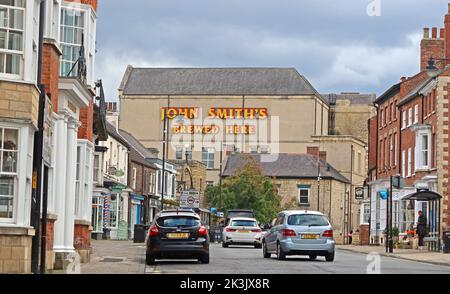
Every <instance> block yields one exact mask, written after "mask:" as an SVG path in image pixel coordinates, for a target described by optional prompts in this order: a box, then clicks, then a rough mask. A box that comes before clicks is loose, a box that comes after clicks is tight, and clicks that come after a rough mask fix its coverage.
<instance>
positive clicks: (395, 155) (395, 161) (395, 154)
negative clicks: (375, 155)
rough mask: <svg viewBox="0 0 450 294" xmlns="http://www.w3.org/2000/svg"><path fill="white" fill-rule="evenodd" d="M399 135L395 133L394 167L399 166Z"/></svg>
mask: <svg viewBox="0 0 450 294" xmlns="http://www.w3.org/2000/svg"><path fill="white" fill-rule="evenodd" d="M397 148H398V146H397V133H394V166H396V165H397Z"/></svg>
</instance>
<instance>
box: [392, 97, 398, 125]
mask: <svg viewBox="0 0 450 294" xmlns="http://www.w3.org/2000/svg"><path fill="white" fill-rule="evenodd" d="M392 112H393V115H394V120H396V119H397V100H395V101H394V107H393V109H392Z"/></svg>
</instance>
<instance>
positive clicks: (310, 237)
mask: <svg viewBox="0 0 450 294" xmlns="http://www.w3.org/2000/svg"><path fill="white" fill-rule="evenodd" d="M318 237H319V235H315V234H302V239H307V240H316V239H317V238H318Z"/></svg>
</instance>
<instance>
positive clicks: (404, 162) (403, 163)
mask: <svg viewBox="0 0 450 294" xmlns="http://www.w3.org/2000/svg"><path fill="white" fill-rule="evenodd" d="M402 177H403V178H405V177H406V150H402Z"/></svg>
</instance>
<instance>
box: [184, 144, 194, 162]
mask: <svg viewBox="0 0 450 294" xmlns="http://www.w3.org/2000/svg"><path fill="white" fill-rule="evenodd" d="M186 154H187V159H188V160H192V147H190V146H188V147H186ZM182 156H183V155H182Z"/></svg>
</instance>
